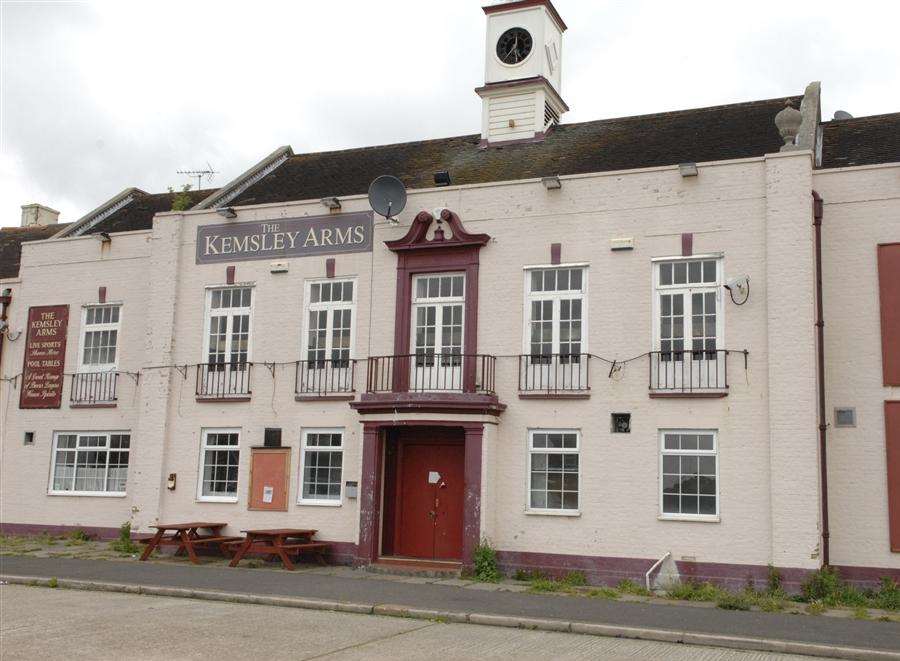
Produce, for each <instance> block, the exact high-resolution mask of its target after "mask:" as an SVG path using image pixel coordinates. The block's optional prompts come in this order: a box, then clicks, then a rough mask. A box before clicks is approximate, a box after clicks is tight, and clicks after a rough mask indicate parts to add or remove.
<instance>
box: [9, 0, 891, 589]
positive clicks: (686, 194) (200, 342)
mask: <svg viewBox="0 0 900 661" xmlns="http://www.w3.org/2000/svg"><path fill="white" fill-rule="evenodd" d="M484 13H485V19H486V50H485V58H486V60H485V76H486V77H485V81H484V84H482V85H481V86H479V87H478V88H477V89H476V90H475V92H476V94H477V95H478V96H479V97H480V98H481V101H482V104H483V113H482V125H481V131H480V133H478V134H473V135H464V136H456V137H451V138H442V139H436V140H425V141H421V142H413V143H407V144H394V145H383V146H376V147H366V148H361V149H348V150H342V151H333V152H324V153H308V154H295V153H294V152H293V151H292V150H291V148H290V147H282V148H280V149H277V150H276V151H274V152H273V153H271V154H270V155H268V156H267V157H266V158H264V159H263V160H261V161H260V162H259V163H257V164H256V165H254V166H253V167H251V168H250V169H248V170H247V171H246V172H245V173H243V174H241V175H240V176H239V177H237V178H236V179H234V180H233V181H231V182H229V183H228V184H226V185H225V186H223V187H222V188H219V189H215V190H201V191H191V192H190V193H189V195H190V196H191V200H192V206H191V208H190V209H188V210H186V211H172V210H171V209H172V201H173V200H172V195H171V194H167V193H163V194H153V193H147V192H145V191H142V190H140V189H137V188H130V189H127V190H125V191H123V192H121V193H120V194H118V195H116V196H115V197H113V198H112V199H110V200H109V201H107V202H104V203H103V204H101V205H100V206H98V207H97V208H96V209H94V210H93V211H91V212H90V213H87V214H86V215H84V216H83V217H82V218H80V219H79V220H77V221H75V222H72V223H69V224H61V223H58V222H57V221H58V214H57V213H56V212H55V211H54V210H53V209H50V208H49V207H45V206H42V205H36V204H32V205H26V206H25V207H23V223H22V224H23V226H22V227H16V228H9V229H4V230H3V231H2V233H0V278H2V279H0V291H2V292H3V298H2V308H0V318H2V325H3V329H4V331H3V335H2V354H0V376H2V381H0V404H2V405H0V416H2V417H0V422H2V461H0V470H2V480H0V485H2V487H0V488H2V502H3V508H2V522H0V523H2V530H3V532H6V533H14V532H17V533H21V532H29V531H43V530H51V531H57V530H73V529H77V528H80V529H83V530H86V531H90V532H95V533H100V534H103V535H113V534H115V532H116V529H117V528H118V527H119V526H120V525H121V524H123V523H124V522H131V524H132V527H133V529H134V530H135V531H141V532H147V531H149V530H150V528H149V527H150V526H151V525H153V524H155V523H157V522H161V521H163V522H172V521H195V520H201V521H223V522H227V523H228V527H227V528H226V529H225V533H226V534H237V533H239V531H240V530H242V529H247V528H275V527H297V528H311V529H316V530H317V531H318V534H317V539H320V540H323V541H327V542H329V543H331V551H330V554H329V555H328V557H329V560H330V561H331V562H334V563H344V564H353V565H358V566H366V565H371V564H373V563H388V564H390V563H391V562H394V563H398V562H399V563H407V564H412V565H415V564H416V563H428V564H429V565H430V566H434V563H443V564H442V565H441V566H444V565H445V568H446V569H448V570H449V571H453V570H457V569H464V568H465V567H466V566H470V565H471V564H472V560H473V552H474V549H475V547H476V545H477V544H478V543H479V542H480V541H481V540H487V541H488V542H489V543H490V545H491V546H492V547H494V548H495V549H496V550H497V552H498V556H499V560H500V564H501V566H502V569H503V570H504V571H507V572H512V571H515V570H517V569H523V570H529V571H530V570H539V571H543V572H546V573H547V574H550V575H554V574H559V573H562V572H565V571H569V570H580V571H582V572H584V573H585V575H586V576H587V578H588V580H589V581H590V582H591V583H615V582H618V581H619V580H621V579H623V578H630V579H632V580H636V581H639V582H641V583H643V581H644V579H645V574H646V573H647V572H648V571H649V570H651V568H653V567H654V565H656V564H657V563H658V561H661V560H662V561H663V562H662V563H661V564H660V565H659V566H660V567H662V568H663V569H665V571H667V572H670V573H671V572H677V573H678V574H679V575H680V576H681V577H682V578H683V579H687V578H691V577H693V578H696V579H698V580H713V581H717V582H720V583H723V584H730V585H732V586H744V585H746V583H747V581H748V580H749V579H753V580H756V581H764V580H765V575H766V568H767V565H770V564H771V565H775V566H776V567H779V568H780V569H781V570H782V572H783V574H784V576H785V580H786V584H787V586H788V587H789V588H796V586H797V585H798V582H799V581H801V580H802V579H803V577H804V576H805V575H806V574H807V573H808V572H810V571H812V570H815V569H817V568H819V567H821V566H822V565H823V564H831V565H833V566H836V567H838V568H839V569H840V571H841V572H842V575H843V576H844V578H846V579H848V580H850V581H853V582H856V583H858V584H860V585H863V584H871V583H873V582H875V581H877V580H878V579H879V578H880V577H881V576H893V577H895V578H900V286H898V285H900V113H895V114H889V115H880V116H871V117H860V118H853V117H850V116H849V115H848V114H846V113H841V114H839V117H838V118H835V119H833V120H829V121H822V120H821V118H820V85H819V83H811V84H810V85H809V86H808V87H806V89H805V90H803V91H802V93H799V94H795V95H791V96H788V97H785V98H777V99H769V100H762V101H750V102H746V103H735V104H730V105H724V106H718V107H711V108H699V109H692V110H682V111H677V112H664V113H659V114H653V115H644V116H639V117H626V118H619V119H604V120H599V121H590V122H583V123H573V124H567V123H564V122H561V121H560V118H561V116H562V115H563V114H564V113H565V112H566V111H567V110H568V106H567V105H566V102H565V101H564V100H563V99H564V96H563V87H562V85H561V80H562V64H563V57H562V56H563V49H562V41H563V36H564V34H565V32H566V29H567V28H566V24H565V23H564V21H563V19H562V18H561V17H560V15H559V14H558V13H557V11H556V9H555V8H554V6H553V5H552V3H551V2H550V1H549V0H518V1H514V2H508V3H504V4H497V5H491V6H487V7H485V8H484ZM380 175H394V176H396V177H398V178H399V179H400V181H402V183H403V184H404V186H405V187H406V189H407V194H408V197H407V200H406V204H405V207H404V208H403V210H402V211H400V212H398V213H394V214H392V215H391V217H390V218H385V217H384V216H382V215H379V214H377V213H375V212H374V211H373V210H372V208H371V207H370V203H369V199H368V197H367V191H368V189H369V185H370V184H371V182H372V181H373V180H374V179H376V178H377V177H378V176H380ZM819 273H821V278H820V279H819V277H818V274H819ZM655 571H657V570H655V569H654V572H655ZM650 578H651V579H654V578H655V574H654V573H652V572H651V576H650Z"/></svg>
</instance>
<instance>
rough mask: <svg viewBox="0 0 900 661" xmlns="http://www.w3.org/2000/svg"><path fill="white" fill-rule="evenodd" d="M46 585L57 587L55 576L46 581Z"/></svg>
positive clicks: (57, 582)
mask: <svg viewBox="0 0 900 661" xmlns="http://www.w3.org/2000/svg"><path fill="white" fill-rule="evenodd" d="M47 587H48V588H56V587H59V581H57V580H56V579H55V578H51V579H50V580H49V581H47Z"/></svg>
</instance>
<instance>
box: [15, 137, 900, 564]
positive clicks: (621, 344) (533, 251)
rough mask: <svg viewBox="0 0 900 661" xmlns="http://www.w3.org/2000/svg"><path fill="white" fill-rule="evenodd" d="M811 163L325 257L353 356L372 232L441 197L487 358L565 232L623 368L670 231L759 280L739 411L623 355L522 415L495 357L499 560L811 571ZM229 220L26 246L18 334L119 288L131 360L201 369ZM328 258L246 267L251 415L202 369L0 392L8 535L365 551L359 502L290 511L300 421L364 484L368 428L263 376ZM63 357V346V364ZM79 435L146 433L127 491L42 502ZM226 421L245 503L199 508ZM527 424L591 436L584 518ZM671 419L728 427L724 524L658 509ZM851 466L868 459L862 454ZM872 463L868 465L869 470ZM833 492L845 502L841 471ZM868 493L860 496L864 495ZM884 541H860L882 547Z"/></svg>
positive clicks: (581, 201)
mask: <svg viewBox="0 0 900 661" xmlns="http://www.w3.org/2000/svg"><path fill="white" fill-rule="evenodd" d="M810 167H811V166H810V159H809V156H808V155H807V154H803V153H797V152H792V153H790V154H787V155H777V156H774V157H770V158H768V159H748V160H743V161H735V162H726V163H718V164H709V165H703V164H701V170H700V176H699V177H697V178H690V179H684V178H682V177H681V176H679V174H678V171H677V168H656V169H650V170H644V171H635V172H627V173H607V174H601V175H590V176H579V177H572V178H565V179H564V180H563V187H562V189H561V190H559V191H546V190H545V189H544V188H543V187H542V186H541V185H540V183H539V182H519V183H509V184H502V183H501V184H492V185H483V186H469V187H452V188H446V189H434V190H427V191H413V192H411V193H410V199H409V203H408V205H407V210H406V211H404V212H403V214H401V216H400V221H401V222H400V224H399V225H398V226H392V225H389V224H387V223H385V222H384V221H378V222H377V223H376V230H375V250H374V253H372V254H371V255H370V254H356V255H338V256H336V267H337V269H336V270H337V276H339V277H342V276H353V277H355V278H356V281H357V287H356V292H357V317H356V319H357V326H356V330H355V340H354V341H355V347H356V349H355V355H356V357H357V358H365V357H366V356H367V355H385V354H392V353H393V351H394V347H393V341H394V339H393V338H394V321H393V312H394V303H395V301H394V297H395V283H396V273H395V268H396V257H395V255H394V254H393V253H391V252H390V251H388V250H387V249H385V248H384V246H383V241H384V240H387V239H396V238H400V237H402V236H403V235H404V234H405V233H406V230H407V228H408V227H409V223H410V222H411V220H412V218H413V217H414V216H415V214H416V213H418V212H419V211H420V210H422V209H427V210H431V209H434V208H436V207H448V208H450V209H453V210H454V211H456V212H457V213H458V214H459V215H460V217H461V219H462V220H463V223H464V225H465V226H466V228H467V229H468V230H469V231H472V232H487V233H488V234H490V235H491V236H492V237H493V240H492V241H491V242H490V243H489V244H488V245H487V246H486V247H485V248H484V249H483V250H482V252H481V270H480V274H479V278H480V298H479V317H480V319H479V338H478V350H479V352H481V353H489V354H497V355H501V356H514V355H516V354H519V353H520V352H521V351H522V332H523V275H522V267H523V266H526V265H535V264H546V263H548V262H549V261H550V244H551V243H553V242H559V243H561V244H562V259H563V262H564V263H565V262H587V263H589V264H590V267H589V276H588V277H589V300H588V308H589V327H590V337H589V345H588V346H589V350H590V352H591V353H594V354H600V355H602V356H605V357H609V358H617V359H619V360H621V359H624V358H628V357H631V356H635V355H638V354H641V353H644V352H645V351H647V350H648V349H650V348H651V329H652V323H653V322H652V320H651V306H650V301H651V281H650V274H651V270H650V260H651V258H653V257H661V256H667V255H679V254H680V251H681V242H680V234H681V233H682V232H692V233H694V252H695V253H696V254H700V253H704V252H717V251H722V252H724V254H725V258H724V264H725V276H726V277H731V276H734V275H740V274H749V275H750V277H751V282H752V295H751V298H750V301H749V302H748V303H747V304H746V305H744V306H741V307H736V306H734V305H732V304H731V303H730V301H729V300H728V299H727V298H726V302H725V304H724V318H725V346H726V347H727V348H729V349H736V350H741V349H745V348H746V349H748V350H749V351H750V355H749V368H748V369H747V370H746V371H745V370H744V367H743V360H742V357H741V356H740V355H734V354H733V355H732V356H730V357H729V383H730V385H731V389H730V394H729V396H728V397H727V398H724V399H718V400H670V401H665V400H653V399H650V398H649V397H648V394H647V362H646V358H644V359H641V360H638V361H635V362H632V363H628V364H627V365H626V366H625V368H624V371H623V373H622V375H621V378H620V379H609V378H607V373H608V370H609V366H608V365H606V364H604V363H602V362H601V361H599V360H596V359H595V360H593V361H592V366H591V384H592V396H591V398H590V399H589V400H587V401H522V400H519V399H518V397H517V389H516V388H517V366H516V365H517V364H516V359H514V358H499V359H498V364H497V369H498V375H497V387H498V390H499V392H500V396H501V400H502V401H503V402H504V403H506V404H508V409H507V411H506V412H505V413H503V414H502V415H501V416H500V417H499V424H498V425H497V426H496V427H493V426H492V427H490V428H489V429H488V430H486V433H485V439H484V441H485V449H484V458H485V466H484V480H485V484H484V485H483V499H484V502H483V514H482V526H483V532H484V533H485V534H486V535H487V536H489V537H490V538H491V539H492V541H493V543H494V544H495V545H496V546H497V547H499V548H502V549H505V550H513V551H517V550H518V551H540V552H556V553H571V554H587V555H609V556H628V557H634V556H638V557H659V556H661V555H662V554H663V553H665V552H666V551H671V552H672V553H673V555H674V556H675V558H676V559H680V558H692V559H696V560H697V561H701V562H702V561H709V562H729V563H753V564H765V563H768V562H772V561H774V562H776V563H778V564H781V565H787V566H802V567H812V566H815V565H816V564H817V562H818V560H817V559H816V558H815V557H812V556H814V555H815V552H816V550H817V543H818V495H817V494H818V477H817V470H816V465H817V464H816V457H817V455H816V452H817V450H816V417H815V370H814V367H815V364H814V358H815V354H814V344H813V342H814V335H813V327H812V318H813V316H812V315H813V308H812V305H813V299H812V295H811V291H812V290H811V287H812V271H811V268H812V244H811V237H812V234H811V227H810V225H811V198H810V188H811V187H812V174H811V169H810ZM816 176H817V177H821V176H822V175H816ZM827 198H828V196H827V194H826V200H827ZM342 202H343V211H357V210H366V209H367V203H366V201H365V198H364V197H362V196H356V197H352V198H347V199H344V200H343V201H342ZM239 213H240V218H239V220H238V221H237V222H243V221H250V220H267V219H277V218H283V217H293V216H301V215H320V214H322V213H323V208H322V207H321V205H320V204H318V202H315V203H313V202H310V203H288V204H279V205H263V206H259V207H254V208H248V209H241V210H239ZM828 213H830V211H827V212H826V214H828ZM376 220H377V219H376ZM219 222H221V218H220V217H219V216H218V215H216V214H215V213H212V212H197V213H187V214H164V215H161V216H158V217H157V219H156V222H155V229H154V231H153V234H152V237H153V238H152V241H150V242H149V244H148V235H147V233H136V234H133V235H128V236H127V237H124V238H120V237H119V236H115V237H114V239H113V244H112V245H113V249H114V250H115V251H119V250H122V251H125V249H126V247H127V248H128V249H129V250H131V251H133V253H134V258H133V260H132V261H128V262H125V261H122V262H113V261H108V260H106V261H100V260H98V259H97V256H96V255H92V253H91V250H96V249H97V246H98V245H99V242H97V241H96V240H94V239H92V238H88V239H78V240H73V241H71V242H49V243H45V244H39V245H33V246H28V247H26V250H25V252H24V261H25V266H24V267H23V270H22V278H23V280H24V282H25V285H23V286H21V287H20V291H19V290H17V292H16V294H15V296H16V298H15V301H14V304H13V308H12V314H13V321H12V324H13V327H16V326H17V325H18V327H21V326H22V325H24V317H25V314H26V313H27V307H28V305H42V304H51V303H64V302H69V303H70V304H71V305H80V304H81V303H82V302H85V301H90V300H91V297H95V296H96V286H97V285H98V284H106V285H107V286H108V287H110V299H111V300H116V299H119V298H121V299H122V300H125V302H126V306H127V307H126V309H127V314H126V315H125V317H124V318H125V319H126V321H125V322H124V323H125V324H128V325H127V327H126V326H124V325H123V342H124V343H125V344H124V346H123V349H122V355H123V369H125V363H126V362H127V361H133V362H134V363H135V364H138V363H141V362H143V364H148V365H149V364H153V365H162V364H170V363H177V364H196V363H197V362H199V361H201V360H203V355H202V343H203V334H204V329H203V318H204V309H203V306H204V287H206V286H209V285H219V284H224V283H225V265H224V264H221V265H202V266H198V265H196V264H194V254H195V246H194V240H195V236H196V228H197V226H198V224H206V223H219ZM827 225H828V216H827V215H826V227H827ZM623 236H630V237H634V242H635V249H634V250H633V251H630V252H618V253H613V252H611V251H610V250H609V239H610V238H613V237H623ZM151 247H152V250H151ZM123 254H124V252H123ZM325 259H326V257H324V256H321V257H309V258H305V259H295V260H290V270H289V272H288V273H286V274H271V273H270V272H269V265H268V262H267V261H265V260H260V261H251V262H238V263H236V280H237V281H238V282H252V283H255V289H254V297H255V301H254V307H255V309H254V320H253V324H254V326H253V339H252V343H253V346H252V360H254V361H255V362H257V363H258V364H257V366H256V367H255V368H254V371H253V399H252V402H250V403H240V404H239V403H231V404H213V403H198V402H197V401H195V397H194V379H195V373H194V372H193V370H191V371H189V372H188V373H187V378H186V379H185V378H183V377H182V376H181V374H180V373H178V372H177V371H175V370H159V371H154V372H145V373H144V374H143V375H142V377H141V384H140V388H139V389H138V390H137V391H135V392H132V393H130V394H126V393H123V396H124V399H125V401H123V402H120V406H119V408H117V409H114V410H111V411H106V412H99V413H98V412H94V413H86V412H83V411H73V410H70V409H68V407H67V406H66V405H65V404H64V406H63V408H62V409H61V410H59V411H38V412H33V411H20V410H19V409H18V408H17V406H16V403H17V402H16V398H17V396H18V395H17V393H13V392H12V391H11V390H10V387H9V385H8V384H6V383H4V384H3V385H2V390H0V402H2V403H3V408H2V415H3V418H2V422H3V456H2V459H3V461H2V471H3V472H2V477H3V484H2V495H3V516H2V519H3V521H4V522H5V521H10V522H28V523H35V522H36V523H74V522H77V523H80V524H83V525H118V524H119V523H121V522H122V521H124V520H127V519H128V518H129V517H131V516H132V512H131V508H132V507H134V508H136V510H137V511H136V512H135V513H134V521H135V524H136V526H137V527H140V528H142V529H146V527H147V526H148V525H150V524H151V523H153V521H154V520H155V519H156V518H160V519H169V520H174V519H185V518H189V519H196V518H205V519H210V518H221V519H223V520H227V521H228V522H229V523H230V524H231V530H238V529H240V528H246V527H248V526H250V525H253V526H256V527H261V526H279V525H304V526H307V525H308V526H312V527H314V528H318V529H319V530H320V531H321V532H320V535H321V536H322V537H323V538H328V539H332V540H341V541H348V542H355V541H356V539H357V530H358V520H359V512H358V508H357V501H355V500H348V499H346V498H345V499H344V501H343V503H342V506H341V507H338V508H334V507H315V506H309V505H298V504H297V502H296V500H297V488H298V471H299V466H298V462H299V439H300V430H301V429H302V428H303V427H319V426H336V427H344V428H345V429H346V437H345V447H346V449H345V458H344V466H345V475H344V479H345V480H359V472H360V469H361V452H360V445H361V438H362V433H361V425H360V416H359V415H358V414H357V413H356V412H355V411H353V410H351V409H350V408H349V406H347V404H346V403H343V402H322V403H307V402H296V401H294V393H293V387H294V371H293V365H288V366H278V367H276V368H275V375H274V378H273V376H272V375H271V374H270V373H269V371H268V370H267V369H266V368H264V367H263V366H262V365H261V364H259V363H261V362H262V361H270V362H271V361H275V362H281V361H294V360H296V359H297V357H298V356H299V354H300V347H301V328H302V309H303V307H302V306H303V301H302V296H303V283H304V281H305V280H306V279H308V278H320V277H322V276H324V273H325ZM100 281H104V282H100ZM117 288H120V290H121V292H122V293H121V294H117V293H116V291H117ZM726 296H727V295H726ZM133 302H134V303H133ZM133 310H136V311H133ZM141 311H143V314H144V316H143V318H141V316H140V313H141ZM372 311H374V314H370V312H372ZM172 328H174V329H175V331H174V334H173V333H172V331H171V329H172ZM834 332H835V333H837V331H834ZM77 337H78V328H77V324H72V325H70V329H69V346H70V351H71V350H72V347H73V346H76V345H77ZM872 341H873V340H872V339H871V338H869V339H867V342H872ZM22 346H23V342H19V343H18V344H16V343H13V344H12V345H7V347H11V348H10V350H9V352H6V351H5V352H4V353H5V358H4V367H3V372H4V375H9V374H14V373H17V372H18V371H19V368H20V365H21V360H22V355H21V349H22ZM872 351H874V349H872ZM126 356H127V359H126ZM73 360H74V356H73V355H72V354H70V359H69V363H68V365H69V366H71V365H72V364H74V363H73V362H71V361H73ZM364 380H365V370H364V364H363V365H362V366H361V367H360V368H359V369H358V370H357V380H356V386H357V389H358V390H361V389H363V388H364V386H365V383H364ZM121 384H122V387H123V390H127V389H128V388H130V387H131V386H130V384H129V382H128V380H127V379H123V380H122V381H121ZM879 396H881V395H879ZM126 402H127V403H126ZM613 411H616V412H619V411H625V412H631V414H632V432H631V433H630V434H627V435H620V434H611V433H610V428H609V415H610V413H611V412H613ZM95 416H96V417H95ZM425 417H432V418H433V417H434V415H433V414H430V415H428V416H425ZM868 417H869V416H868V414H867V415H866V418H867V419H868ZM85 425H87V426H88V427H89V428H92V429H99V428H107V427H108V426H110V425H113V426H117V427H127V428H131V429H133V430H135V434H134V440H133V444H132V445H133V447H134V450H133V452H134V454H133V458H132V462H133V463H132V471H131V474H130V475H129V486H128V491H129V497H128V498H126V499H102V498H59V497H49V496H47V495H46V488H47V474H48V471H49V463H50V456H49V455H50V450H49V440H50V431H51V430H53V429H65V428H75V427H83V426H85ZM224 426H234V427H240V428H241V429H242V436H241V450H242V453H241V466H240V483H239V501H238V503H236V504H221V503H199V502H197V498H196V493H197V479H198V465H199V459H200V432H201V429H202V428H204V427H224ZM265 427H281V428H282V429H283V442H284V443H285V444H287V445H290V446H291V448H292V451H291V487H290V489H291V490H290V496H289V503H290V504H289V509H288V511H287V512H284V513H279V512H249V511H248V510H247V509H246V508H247V489H248V486H249V484H248V473H249V458H250V453H249V448H250V447H251V446H253V445H261V444H262V440H263V438H262V437H263V430H264V428H265ZM531 427H576V428H580V429H581V431H582V448H583V449H582V453H581V461H582V513H581V516H580V517H574V518H569V517H548V516H534V515H526V514H525V513H524V509H525V502H526V475H525V472H526V465H527V456H526V443H527V437H526V433H527V429H528V428H531ZM672 427H675V428H678V427H700V428H715V429H718V430H719V448H720V450H719V465H720V496H721V505H720V510H721V521H720V522H717V523H707V522H703V523H699V522H684V521H682V522H676V521H662V520H659V519H658V518H657V516H658V489H659V474H658V473H659V471H658V457H659V448H658V443H659V441H658V430H659V429H660V428H672ZM31 428H34V429H35V430H36V431H38V432H39V435H38V439H39V441H38V442H37V443H36V444H35V446H34V447H30V448H22V447H21V444H20V437H21V432H22V430H24V429H31ZM881 433H882V434H883V431H882V432H881ZM842 459H843V460H844V461H846V462H853V461H856V458H855V455H852V454H848V456H845V457H842ZM833 461H840V460H833ZM867 461H868V460H867ZM881 461H882V462H883V459H882V460H881ZM832 465H834V464H832ZM863 466H864V467H865V468H866V469H867V470H868V468H869V467H870V464H869V463H866V464H864V465H863ZM169 473H176V474H177V476H178V486H177V488H176V489H175V490H174V491H168V490H167V489H165V486H164V482H165V478H166V476H167V475H168V474H169ZM882 473H883V471H882ZM35 475H37V476H38V477H37V478H35V477H34V476H35ZM837 483H838V485H839V486H838V487H836V488H837V489H841V488H842V487H841V486H840V478H837ZM845 490H847V489H845ZM877 496H878V494H877V493H874V492H873V493H871V494H870V493H867V495H866V498H867V500H866V501H865V503H869V501H870V500H873V501H874V500H875V499H877ZM835 499H838V498H837V496H836V497H835V498H833V501H834V500H835ZM833 507H834V505H833ZM840 511H841V510H840V506H838V513H836V515H835V516H836V520H841V517H842V516H844V515H842V514H840ZM844 518H846V516H844ZM841 525H843V524H841ZM836 527H838V528H839V527H840V526H836ZM876 528H877V526H876V525H874V524H873V525H871V526H867V527H865V528H860V530H861V531H863V532H865V534H867V535H869V534H871V536H872V538H873V539H877V534H878V533H877V531H876ZM880 534H884V533H880ZM835 535H836V537H837V536H838V535H837V533H835ZM876 543H877V542H876ZM841 544H842V542H839V541H837V540H836V541H835V559H834V561H835V562H838V560H839V559H840V560H841V561H842V562H847V563H850V562H851V561H853V559H854V556H853V552H854V551H853V548H851V546H850V545H845V546H844V547H842V546H841ZM844 549H845V550H844ZM859 558H860V559H859V561H858V564H867V563H870V564H871V563H874V564H879V563H880V564H881V566H884V565H885V564H886V563H888V562H889V561H890V560H891V558H886V557H885V556H884V555H877V554H869V555H866V554H860V556H859Z"/></svg>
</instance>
